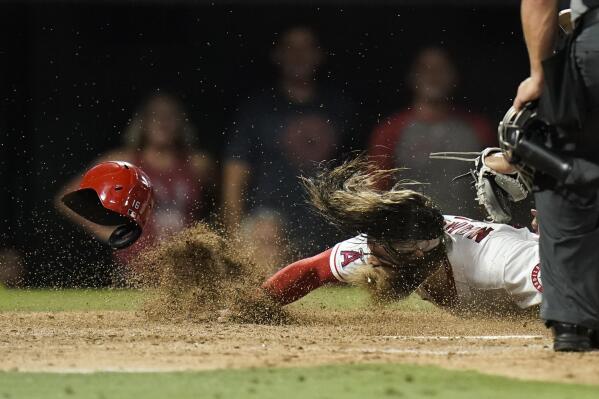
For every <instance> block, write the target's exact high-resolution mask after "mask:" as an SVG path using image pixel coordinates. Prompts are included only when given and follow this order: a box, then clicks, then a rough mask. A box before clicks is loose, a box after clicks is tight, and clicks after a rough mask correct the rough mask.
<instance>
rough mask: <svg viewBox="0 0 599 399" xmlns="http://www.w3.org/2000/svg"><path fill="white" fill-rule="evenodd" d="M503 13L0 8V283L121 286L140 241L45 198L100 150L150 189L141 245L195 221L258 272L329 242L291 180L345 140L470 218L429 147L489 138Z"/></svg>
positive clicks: (523, 70) (503, 84)
mask: <svg viewBox="0 0 599 399" xmlns="http://www.w3.org/2000/svg"><path fill="white" fill-rule="evenodd" d="M518 7H519V2H518V1H508V0H503V1H491V0H480V1H474V0H472V1H440V0H437V1H432V0H417V1H415V0H414V1H399V0H398V1H376V0H371V1H368V2H365V1H343V2H341V1H332V0H331V1H326V0H320V1H293V2H292V1H251V0H245V1H242V0H238V1H226V2H220V1H215V2H209V1H184V0H177V1H157V0H155V1H141V0H138V1H94V0H86V1H78V2H75V1H73V2H64V1H61V2H55V1H44V2H34V1H19V2H10V1H9V2H6V1H4V2H0V222H1V225H0V281H3V282H4V284H6V285H27V286H104V285H110V284H118V278H117V277H115V270H118V269H119V268H122V267H126V265H127V263H128V261H129V259H130V258H131V257H132V256H134V255H135V253H136V251H137V252H139V251H140V250H141V249H143V246H142V247H140V248H137V249H136V248H133V249H131V250H130V252H129V253H125V254H114V253H112V251H110V250H109V248H108V247H107V246H106V245H105V244H103V243H102V241H100V240H97V239H95V238H94V237H93V235H92V234H90V233H89V232H88V231H86V230H85V229H83V228H81V227H80V226H79V225H78V224H77V223H73V222H72V221H71V220H70V219H69V218H68V217H65V216H64V215H63V211H62V210H61V209H60V207H58V208H59V209H57V207H56V206H55V205H56V202H57V201H56V200H57V198H58V197H59V196H60V194H61V193H62V192H64V191H65V190H66V189H68V188H69V187H74V185H76V184H77V179H78V178H79V177H80V176H81V175H82V173H83V172H84V170H85V169H86V168H87V167H88V166H90V165H91V164H92V163H93V162H96V161H98V160H102V159H115V158H119V159H123V160H129V161H130V162H133V163H136V164H139V165H140V166H142V168H144V170H146V171H147V172H148V174H149V175H150V177H151V179H152V180H153V181H154V183H155V185H156V186H157V197H158V207H157V211H156V215H155V217H154V221H153V228H152V233H148V238H147V240H146V241H145V242H147V243H150V244H151V243H153V242H156V241H158V240H160V239H163V238H164V237H168V235H169V234H172V233H174V232H176V231H179V230H181V229H182V228H184V227H185V226H186V225H189V224H190V223H193V221H195V220H206V221H208V222H210V223H213V224H215V225H217V224H218V225H222V226H224V227H225V228H226V229H227V230H228V231H229V232H230V233H231V234H235V235H236V236H239V237H241V239H244V237H245V238H249V239H247V246H248V251H255V253H256V257H257V259H259V261H260V262H265V263H267V264H268V265H270V266H271V267H273V268H276V267H280V266H283V262H286V261H287V260H288V259H290V258H294V257H297V256H305V255H309V254H315V253H317V252H319V251H321V250H323V249H325V248H326V247H328V246H330V245H331V244H333V243H335V240H338V239H339V238H340V237H338V235H337V233H336V232H334V231H331V230H330V229H328V228H327V227H326V226H324V225H323V224H322V222H320V221H319V220H318V218H316V217H314V215H312V214H311V213H310V211H309V210H308V209H307V208H306V206H305V205H304V202H303V197H302V194H301V190H300V189H299V187H298V185H297V176H298V175H300V174H306V175H309V174H310V173H311V172H312V171H313V170H314V165H315V163H316V162H319V161H325V160H339V159H343V157H344V156H347V154H350V153H352V151H368V152H369V153H371V154H373V155H376V156H377V157H376V158H377V159H378V160H379V161H377V162H380V163H381V165H384V166H408V167H410V168H411V169H410V171H408V172H406V173H407V177H410V178H416V179H419V180H421V181H428V182H430V183H431V184H430V185H429V186H430V187H428V188H423V190H424V191H426V192H427V193H429V194H430V195H432V196H433V197H434V198H435V200H437V201H438V203H439V205H440V206H441V207H442V209H443V210H444V212H445V213H459V214H461V215H464V216H471V217H481V215H482V214H481V213H480V210H479V209H478V208H476V206H475V204H474V201H473V198H474V192H473V191H472V190H470V188H469V187H468V182H466V181H464V182H459V183H456V185H454V186H451V185H449V183H448V182H449V180H451V178H453V177H455V176H456V175H457V174H460V173H462V172H464V171H466V170H467V167H468V165H467V164H461V163H455V164H454V163H451V161H448V162H450V163H447V164H446V163H443V164H430V162H429V161H428V160H427V159H426V158H427V155H428V153H429V152H430V151H443V150H449V151H452V150H464V151H469V150H478V149H481V148H484V147H485V146H487V145H492V144H493V142H494V140H495V127H496V125H497V122H498V121H499V119H500V118H501V117H502V116H503V114H504V113H505V111H506V110H507V108H508V107H509V106H510V104H511V101H512V98H513V95H514V93H515V89H516V86H517V84H518V83H519V82H520V80H521V79H523V78H524V77H525V76H527V71H528V64H527V58H526V52H525V47H524V44H523V39H522V34H521V28H520V21H519V8H518ZM436 162H441V161H436ZM433 165H434V166H433ZM523 215H524V216H522V217H521V220H517V222H520V223H522V224H526V223H527V222H528V220H527V215H526V213H525V212H524V213H523ZM150 244H144V245H150ZM117 274H118V273H117Z"/></svg>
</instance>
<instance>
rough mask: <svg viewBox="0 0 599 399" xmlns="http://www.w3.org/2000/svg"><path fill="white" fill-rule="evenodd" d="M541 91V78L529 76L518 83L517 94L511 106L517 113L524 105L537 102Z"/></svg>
mask: <svg viewBox="0 0 599 399" xmlns="http://www.w3.org/2000/svg"><path fill="white" fill-rule="evenodd" d="M542 91H543V78H542V77H536V76H531V77H529V78H527V79H525V80H524V81H523V82H522V83H520V86H518V92H517V93H516V98H515V99H514V104H513V105H514V108H516V110H517V111H519V110H521V109H522V107H524V104H526V103H529V102H531V101H535V100H538V99H539V97H540V96H541V92H542Z"/></svg>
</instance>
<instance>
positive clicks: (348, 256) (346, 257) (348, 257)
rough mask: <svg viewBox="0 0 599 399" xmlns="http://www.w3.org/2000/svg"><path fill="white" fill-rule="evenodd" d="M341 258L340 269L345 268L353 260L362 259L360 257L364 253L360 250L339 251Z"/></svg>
mask: <svg viewBox="0 0 599 399" xmlns="http://www.w3.org/2000/svg"><path fill="white" fill-rule="evenodd" d="M341 256H343V262H341V267H345V266H347V265H349V264H350V263H352V262H353V261H355V260H358V259H362V257H363V256H364V253H363V252H362V250H359V251H341Z"/></svg>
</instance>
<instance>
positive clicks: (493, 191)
mask: <svg viewBox="0 0 599 399" xmlns="http://www.w3.org/2000/svg"><path fill="white" fill-rule="evenodd" d="M497 152H501V149H500V148H487V149H485V150H484V151H483V152H436V153H432V154H430V158H433V159H454V160H458V161H470V162H473V163H474V168H473V169H471V170H470V171H469V172H467V173H465V174H463V175H461V176H458V177H456V178H454V179H453V181H455V180H457V179H460V178H462V177H466V176H471V177H472V179H473V185H474V188H475V189H476V199H477V201H478V203H479V204H481V205H482V206H483V207H484V208H485V210H486V211H487V214H488V215H489V218H490V219H491V220H492V221H494V222H496V223H508V222H509V221H510V220H511V219H512V213H511V210H510V202H518V201H522V200H523V199H525V198H526V196H527V195H528V192H529V188H528V187H527V184H526V181H525V179H523V178H522V176H521V175H520V174H519V173H514V174H509V175H508V174H503V173H498V172H496V171H494V170H493V169H491V168H490V167H489V166H487V164H486V163H485V157H487V156H488V155H491V154H494V153H497ZM467 155H476V157H474V158H465V157H464V156H467Z"/></svg>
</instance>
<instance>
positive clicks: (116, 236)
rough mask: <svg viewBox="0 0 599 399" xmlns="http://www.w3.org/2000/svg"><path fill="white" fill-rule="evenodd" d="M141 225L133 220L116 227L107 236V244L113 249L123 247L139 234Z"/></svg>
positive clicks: (131, 242) (133, 240) (127, 245)
mask: <svg viewBox="0 0 599 399" xmlns="http://www.w3.org/2000/svg"><path fill="white" fill-rule="evenodd" d="M141 232H142V231H141V227H140V226H139V225H138V224H137V223H134V222H130V223H126V224H123V225H121V226H119V227H117V228H116V229H115V230H114V231H113V232H112V234H111V235H110V237H109V238H108V245H110V247H112V248H114V249H124V248H127V247H129V246H130V245H132V244H133V243H134V242H135V241H137V239H138V238H139V237H140V236H141Z"/></svg>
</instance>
